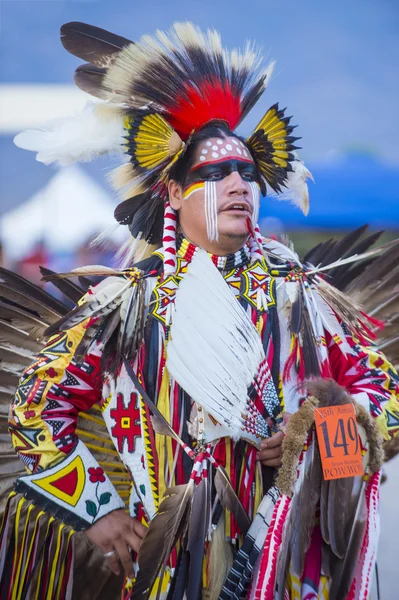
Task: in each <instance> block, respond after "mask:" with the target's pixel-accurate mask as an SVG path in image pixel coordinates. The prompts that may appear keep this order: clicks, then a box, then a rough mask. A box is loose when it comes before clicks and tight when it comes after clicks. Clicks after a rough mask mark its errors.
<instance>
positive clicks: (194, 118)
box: [168, 80, 242, 139]
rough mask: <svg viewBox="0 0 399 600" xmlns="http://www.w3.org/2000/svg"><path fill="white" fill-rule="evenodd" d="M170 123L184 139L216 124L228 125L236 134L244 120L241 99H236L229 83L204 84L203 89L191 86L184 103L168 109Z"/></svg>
mask: <svg viewBox="0 0 399 600" xmlns="http://www.w3.org/2000/svg"><path fill="white" fill-rule="evenodd" d="M168 112H169V118H168V120H169V122H170V124H171V125H172V127H174V129H175V130H176V131H177V132H178V134H179V135H180V137H181V138H182V139H187V138H188V137H189V135H190V133H191V132H192V131H193V129H195V130H196V131H197V130H198V129H201V127H203V126H204V125H205V124H206V123H208V122H209V121H213V120H218V121H219V120H220V121H225V122H226V123H227V124H228V126H229V128H230V129H231V130H234V129H235V128H236V127H237V125H238V123H239V122H240V119H241V114H242V108H241V97H238V96H237V95H234V92H233V90H232V89H231V87H230V86H229V85H228V84H227V83H224V84H223V83H221V82H220V81H218V80H215V81H204V82H203V83H202V84H201V86H200V89H197V87H193V86H192V84H188V85H187V86H186V89H185V90H184V92H183V93H182V96H181V101H179V100H177V101H176V104H175V105H174V106H173V107H168Z"/></svg>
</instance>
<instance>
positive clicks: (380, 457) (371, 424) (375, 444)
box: [352, 400, 384, 473]
mask: <svg viewBox="0 0 399 600" xmlns="http://www.w3.org/2000/svg"><path fill="white" fill-rule="evenodd" d="M352 402H353V404H354V405H355V410H356V419H357V422H358V423H359V425H360V426H361V427H363V429H364V431H365V433H366V436H367V441H368V444H369V453H370V456H369V464H368V466H369V471H370V473H375V472H376V471H379V469H381V467H382V465H383V464H384V449H383V438H382V435H381V433H380V430H379V429H378V425H377V423H376V421H375V420H374V419H373V417H372V416H371V415H369V413H368V412H367V411H366V409H365V408H364V407H363V406H360V404H358V403H357V402H355V401H354V400H352Z"/></svg>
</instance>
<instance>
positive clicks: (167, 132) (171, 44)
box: [15, 23, 309, 244]
mask: <svg viewBox="0 0 399 600" xmlns="http://www.w3.org/2000/svg"><path fill="white" fill-rule="evenodd" d="M61 41H62V43H63V45H64V47H65V48H66V50H68V52H71V53H72V54H74V55H75V56H78V57H79V58H81V59H83V60H84V61H86V63H85V64H83V65H81V66H80V67H78V69H77V70H76V72H75V83H76V85H77V86H78V87H80V88H81V89H82V90H84V91H85V92H88V93H89V94H91V95H92V96H95V97H96V98H100V99H101V100H102V101H103V103H102V104H98V103H97V104H96V105H95V106H94V108H92V109H86V111H84V113H83V114H82V117H81V118H75V119H70V118H69V119H68V120H66V121H63V122H58V123H56V124H54V125H52V126H51V128H50V130H48V131H39V132H26V133H24V134H20V135H19V136H17V137H16V139H15V143H16V144H17V145H18V146H20V147H22V148H26V149H28V150H35V151H36V152H37V159H38V160H39V161H42V162H45V163H46V164H48V163H50V162H58V163H59V164H69V163H70V162H73V161H75V160H90V159H91V158H93V157H94V156H95V155H99V154H103V153H105V152H115V150H120V151H121V152H122V153H125V154H126V155H127V156H128V160H127V161H125V164H123V165H122V167H120V168H119V169H118V170H117V172H116V173H115V174H114V177H113V181H114V184H115V187H117V188H118V189H119V190H120V192H121V195H122V198H123V201H124V202H123V203H122V204H121V205H120V206H119V207H118V209H117V211H116V212H115V218H116V219H117V220H118V222H120V223H123V224H127V225H129V228H130V230H131V233H132V235H133V236H134V237H137V236H138V235H139V234H141V237H142V239H144V240H146V241H148V242H150V243H155V244H159V243H160V241H161V239H162V227H163V223H164V220H165V219H166V216H165V215H164V206H165V203H167V187H166V184H167V181H168V176H169V172H170V169H171V167H172V166H173V165H174V164H175V163H176V161H177V160H178V159H179V158H180V157H181V156H182V155H183V154H184V152H185V151H186V149H187V147H188V146H189V145H190V143H191V142H190V140H191V136H192V134H193V133H194V132H195V131H198V130H200V129H201V128H203V127H204V126H205V125H207V124H208V123H212V122H218V123H221V122H222V123H224V124H225V125H226V126H227V127H228V129H229V130H230V131H234V130H235V128H236V127H237V126H238V125H239V124H240V123H241V122H242V120H243V119H244V118H245V116H246V115H247V114H248V112H249V111H250V110H251V109H252V107H253V106H254V105H255V103H256V102H257V101H258V100H259V98H260V96H261V95H262V93H263V92H264V90H265V88H266V85H267V84H268V82H269V79H270V76H271V73H272V71H273V64H270V65H269V66H268V67H266V68H263V67H262V60H261V56H260V54H259V52H257V51H256V50H254V48H253V46H252V45H250V44H247V46H246V48H245V50H244V51H242V52H241V51H238V50H233V51H231V52H228V51H226V50H225V49H223V47H222V43H221V38H220V35H219V34H218V33H217V32H216V31H213V30H208V31H207V32H206V33H203V32H202V31H201V30H200V29H199V28H197V27H195V26H194V25H192V24H191V23H176V24H175V25H174V26H173V27H172V29H171V30H170V31H168V32H163V31H157V32H156V34H155V35H154V36H149V35H145V36H143V37H142V38H141V40H139V41H138V42H137V43H134V42H131V41H130V40H128V39H126V38H123V37H120V36H117V35H114V34H112V33H110V32H108V31H105V30H103V29H100V28H98V27H93V26H91V25H86V24H85V23H67V24H66V25H63V26H62V28H61ZM97 102H98V100H97ZM97 123H98V127H96V124H97ZM293 129H294V127H293V126H292V125H290V117H286V116H285V111H284V110H282V109H280V108H279V107H278V105H277V104H276V105H274V106H272V107H271V108H270V109H269V110H268V111H267V112H266V114H265V116H264V117H263V118H262V119H261V121H260V122H259V124H258V125H257V127H256V128H255V131H254V132H253V134H252V135H250V136H249V137H248V139H247V140H246V141H245V143H246V145H247V147H248V149H249V151H250V154H251V156H252V158H253V160H254V162H255V165H256V167H257V170H258V176H259V183H260V185H261V189H262V191H263V192H264V193H265V192H266V190H267V189H268V188H269V189H270V190H273V193H274V194H276V195H277V196H281V197H282V198H288V199H291V200H292V201H293V202H294V203H296V204H297V205H299V206H300V207H301V208H302V210H303V211H304V212H305V213H307V211H308V194H307V186H306V177H307V176H308V175H309V173H308V171H307V170H306V169H304V168H297V167H300V166H301V163H300V161H299V160H298V159H297V158H296V156H295V155H294V150H295V149H296V146H295V145H294V143H295V141H296V140H297V139H298V138H296V137H294V136H292V131H293ZM75 136H76V137H75ZM294 174H296V176H294Z"/></svg>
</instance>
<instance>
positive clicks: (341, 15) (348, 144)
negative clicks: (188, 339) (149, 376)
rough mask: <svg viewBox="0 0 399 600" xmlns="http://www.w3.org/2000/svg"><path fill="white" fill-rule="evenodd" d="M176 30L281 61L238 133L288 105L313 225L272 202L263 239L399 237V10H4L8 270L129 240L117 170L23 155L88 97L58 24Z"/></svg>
mask: <svg viewBox="0 0 399 600" xmlns="http://www.w3.org/2000/svg"><path fill="white" fill-rule="evenodd" d="M176 20H191V21H193V22H194V23H196V24H198V25H199V26H201V27H203V28H206V27H214V28H216V29H218V30H219V31H220V32H221V33H222V37H223V42H224V44H225V45H226V46H227V47H230V48H232V47H235V46H239V45H243V44H244V43H245V41H246V40H247V39H253V40H256V41H257V42H258V43H259V44H260V45H261V46H262V47H263V50H264V51H265V54H267V56H268V58H269V59H276V61H277V65H276V70H275V74H274V76H273V79H272V81H271V83H270V86H269V88H268V90H267V91H266V93H265V96H264V98H263V100H262V101H261V102H260V103H259V105H258V106H257V107H255V109H254V110H253V111H252V113H251V115H250V116H249V117H248V119H247V120H246V121H245V122H244V123H243V125H242V127H241V130H240V133H241V134H243V135H246V134H248V133H250V131H251V128H252V127H254V126H255V125H256V123H257V121H258V120H259V119H260V117H261V116H262V115H263V113H264V112H265V110H266V109H267V108H268V107H269V106H271V105H272V104H274V103H275V102H279V103H280V106H282V107H284V106H287V107H288V114H292V115H294V118H293V123H296V124H298V128H297V130H296V131H297V133H296V135H300V136H301V137H302V140H301V145H302V147H303V150H302V151H301V157H302V158H303V159H304V160H305V161H306V164H307V166H308V168H309V169H310V170H311V172H312V173H313V176H314V179H315V183H314V184H312V183H311V182H310V195H311V209H310V213H309V216H308V217H304V216H303V215H302V214H301V213H300V211H299V210H298V209H297V208H295V207H293V206H290V205H289V204H288V203H286V202H277V201H275V200H270V199H265V200H264V201H263V203H262V209H261V217H260V221H261V227H262V231H263V233H265V234H271V233H274V234H280V233H288V234H289V235H290V237H291V238H292V239H293V241H294V243H295V245H296V248H297V250H298V251H299V252H300V253H303V252H305V250H306V249H307V248H309V247H310V246H311V245H313V244H315V243H316V242H318V241H320V240H321V239H324V238H326V237H328V236H330V235H335V234H336V235H342V234H343V233H344V232H345V231H347V230H349V229H351V228H354V227H358V226H360V225H363V224H365V223H369V225H370V228H371V230H380V229H384V230H385V231H386V233H385V237H384V239H389V238H393V237H395V236H396V235H397V234H398V230H399V143H398V139H399V102H398V89H399V78H398V64H399V35H398V34H399V4H398V2H397V0H335V1H334V2H317V1H316V0H313V1H311V0H302V1H301V2H298V1H297V0H285V1H284V2H276V1H275V0H246V1H245V2H242V1H239V0H201V1H195V0H171V1H170V2H167V1H166V0H152V1H148V2H143V1H142V0H0V186H1V187H0V255H1V256H0V262H1V263H2V264H3V265H5V266H7V267H9V268H13V269H16V270H18V271H19V272H20V273H21V274H23V275H24V276H26V277H28V278H30V279H32V280H36V281H37V280H38V268H37V267H38V265H39V264H43V265H47V266H48V267H50V268H52V269H55V270H66V269H69V268H72V267H75V266H79V265H83V264H98V263H103V264H112V261H113V260H114V256H115V251H116V249H117V247H118V246H119V245H120V243H121V240H122V239H123V237H124V235H125V234H126V233H125V232H123V231H115V230H114V229H112V225H113V216H112V215H113V209H114V207H115V206H116V204H117V199H116V198H115V197H114V196H113V194H112V192H111V189H110V187H109V186H108V185H107V183H106V179H105V174H106V172H107V170H109V169H110V167H112V166H114V165H113V164H112V162H111V161H106V160H100V161H97V162H96V163H93V164H85V165H79V166H73V167H69V168H67V169H57V168H52V167H45V166H44V165H42V164H41V163H38V162H36V161H35V158H34V154H32V153H29V152H26V151H23V150H20V149H18V148H16V147H15V146H14V145H13V141H12V140H13V137H14V135H15V134H16V133H17V132H18V131H20V130H22V129H26V128H31V127H37V126H40V125H42V124H43V123H45V122H46V121H47V120H49V119H52V118H56V117H58V116H64V115H67V114H73V113H74V112H77V111H79V110H80V109H81V108H82V107H83V106H84V105H85V103H86V102H87V100H89V97H88V96H86V95H85V94H84V93H83V92H80V91H79V90H78V89H75V88H74V86H73V83H72V82H73V72H74V69H75V68H76V67H77V66H78V64H80V63H81V62H82V61H80V60H79V59H77V58H75V57H73V56H71V55H70V54H68V53H67V52H66V51H65V50H64V49H63V47H62V45H61V43H60V41H59V28H60V26H61V25H62V24H63V23H65V22H68V21H84V22H88V23H91V24H93V25H97V26H99V27H103V28H105V29H109V30H111V31H113V32H115V33H118V34H120V35H122V36H125V37H127V38H130V39H132V40H137V39H138V38H139V37H140V36H141V35H142V34H144V33H150V32H153V31H154V30H155V29H157V28H161V29H162V28H168V27H169V26H170V25H171V24H172V23H173V22H174V21H176ZM109 228H111V230H109ZM104 229H105V230H109V233H108V235H107V237H108V238H109V239H108V245H107V246H106V248H105V249H103V250H101V251H100V250H96V251H93V250H92V249H90V246H89V242H90V240H91V239H92V238H93V236H95V235H96V234H97V233H98V232H100V231H103V230H104ZM395 468H396V470H397V464H396V465H395V464H393V465H392V466H390V479H389V482H388V484H386V487H385V490H386V491H384V490H383V511H382V518H383V535H382V542H381V550H380V578H381V594H382V595H381V597H382V598H383V600H387V599H391V598H396V597H397V590H396V587H394V586H395V571H394V569H395V562H396V561H395V555H396V552H395V550H396V551H397V541H396V537H397V535H398V533H399V532H398V528H397V526H396V525H397V519H396V498H397V497H398V493H399V485H398V482H397V477H396V475H395ZM388 490H390V495H389V494H388ZM394 511H395V513H394ZM393 524H394V525H393ZM384 525H385V526H384ZM395 527H396V535H394V530H395ZM374 593H375V592H374ZM374 597H376V596H374Z"/></svg>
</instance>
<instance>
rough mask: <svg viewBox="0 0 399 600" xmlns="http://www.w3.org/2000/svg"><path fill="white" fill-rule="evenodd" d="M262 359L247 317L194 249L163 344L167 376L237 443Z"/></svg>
mask: <svg viewBox="0 0 399 600" xmlns="http://www.w3.org/2000/svg"><path fill="white" fill-rule="evenodd" d="M263 359H264V351H263V347H262V343H261V340H260V337H259V334H258V332H257V330H256V328H255V327H254V325H253V324H252V322H251V320H250V318H249V317H248V315H247V314H246V312H245V311H244V309H243V308H242V306H241V305H240V304H239V303H238V302H237V300H236V298H235V296H234V294H233V292H232V291H231V289H230V288H229V286H228V285H227V284H226V282H225V280H224V279H223V277H222V275H221V274H220V273H219V271H218V270H217V268H216V267H215V265H214V264H213V263H212V261H211V259H210V258H209V256H208V255H207V253H206V252H204V251H198V252H197V253H196V254H195V256H194V258H193V260H192V261H191V264H190V266H189V267H188V271H187V273H186V275H185V276H184V277H183V280H182V282H181V283H180V287H179V290H178V291H177V293H176V300H175V312H174V316H173V324H172V327H171V340H170V342H169V343H168V346H167V363H166V364H167V368H168V370H169V372H170V374H171V375H172V377H173V378H174V379H175V380H176V381H177V382H178V383H179V385H180V386H181V387H182V388H183V389H184V390H185V391H186V392H187V393H188V394H189V395H190V396H191V397H192V398H193V400H195V402H197V403H198V404H199V405H201V406H202V407H203V408H204V409H205V410H206V411H208V412H209V413H210V414H211V415H212V416H213V417H214V418H216V419H217V420H218V421H219V422H221V423H222V424H223V425H225V426H226V427H228V429H229V431H230V432H231V435H232V437H233V438H235V439H237V438H238V437H240V435H241V434H242V426H243V413H245V412H246V406H247V389H248V386H249V385H250V384H251V383H252V381H253V380H254V377H255V376H256V374H257V372H258V368H259V364H260V363H261V361H262V360H263Z"/></svg>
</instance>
